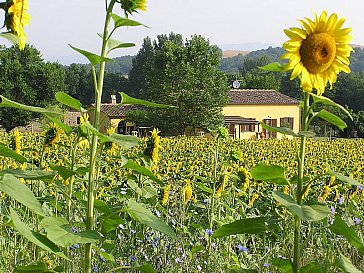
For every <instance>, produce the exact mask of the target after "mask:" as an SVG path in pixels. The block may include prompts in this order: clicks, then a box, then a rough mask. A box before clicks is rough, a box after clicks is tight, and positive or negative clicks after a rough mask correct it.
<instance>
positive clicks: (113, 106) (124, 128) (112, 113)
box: [87, 95, 144, 136]
mask: <svg viewBox="0 0 364 273" xmlns="http://www.w3.org/2000/svg"><path fill="white" fill-rule="evenodd" d="M137 109H141V107H140V106H138V105H131V104H117V103H116V96H115V95H112V96H111V103H102V104H101V109H100V131H101V132H104V133H105V132H106V130H107V129H108V128H109V127H113V128H115V133H118V134H123V135H135V136H138V135H143V133H144V131H143V128H137V127H136V125H135V124H134V123H133V122H129V121H126V113H128V112H129V111H132V110H137ZM87 111H88V113H89V116H90V122H91V123H92V122H93V117H94V111H95V105H91V106H89V107H87Z"/></svg>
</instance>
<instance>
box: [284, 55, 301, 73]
mask: <svg viewBox="0 0 364 273" xmlns="http://www.w3.org/2000/svg"><path fill="white" fill-rule="evenodd" d="M300 61H301V56H300V55H299V54H292V56H291V58H290V59H289V62H288V65H287V70H291V69H293V68H294V67H295V66H296V65H297V64H298V63H299V62H300Z"/></svg>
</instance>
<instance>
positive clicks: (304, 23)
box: [298, 20, 313, 34]
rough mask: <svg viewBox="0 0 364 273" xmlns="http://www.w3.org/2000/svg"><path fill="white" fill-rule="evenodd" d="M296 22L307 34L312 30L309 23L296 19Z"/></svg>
mask: <svg viewBox="0 0 364 273" xmlns="http://www.w3.org/2000/svg"><path fill="white" fill-rule="evenodd" d="M298 22H299V23H300V24H301V25H302V26H303V27H304V28H305V30H306V32H307V34H311V33H312V32H313V28H312V26H311V25H310V23H308V22H305V21H304V20H298Z"/></svg>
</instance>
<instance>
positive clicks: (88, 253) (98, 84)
mask: <svg viewBox="0 0 364 273" xmlns="http://www.w3.org/2000/svg"><path fill="white" fill-rule="evenodd" d="M114 4H115V0H112V1H111V2H110V5H109V6H108V7H107V9H106V18H105V25H104V32H103V36H102V37H103V39H102V49H101V57H106V55H107V38H108V34H109V30H108V29H109V23H110V19H111V13H112V10H113V7H114ZM92 72H93V78H94V85H95V98H96V101H95V113H94V124H93V126H94V127H95V128H96V129H99V128H100V109H101V96H102V88H103V82H104V73H105V62H101V63H100V70H99V77H98V78H97V76H96V71H95V67H94V66H93V67H92ZM97 148H98V137H97V136H96V135H93V136H92V142H91V153H90V166H89V179H88V190H87V202H88V203H87V218H86V229H87V230H93V229H94V223H95V219H94V218H95V216H94V202H95V194H96V193H95V189H96V185H95V183H96V179H95V175H96V156H97ZM91 261H92V245H91V243H88V244H86V247H85V270H84V271H85V273H91V270H92V265H91Z"/></svg>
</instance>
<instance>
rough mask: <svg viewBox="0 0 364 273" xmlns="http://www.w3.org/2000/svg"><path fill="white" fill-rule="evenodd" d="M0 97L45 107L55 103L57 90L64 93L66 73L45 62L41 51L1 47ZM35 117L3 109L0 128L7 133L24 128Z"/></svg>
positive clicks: (26, 113) (18, 111) (27, 113)
mask: <svg viewBox="0 0 364 273" xmlns="http://www.w3.org/2000/svg"><path fill="white" fill-rule="evenodd" d="M0 75H1V78H0V94H1V95H3V96H4V97H6V98H8V99H11V100H14V101H16V102H19V103H23V104H27V105H36V106H42V107H45V106H47V105H48V104H50V103H52V102H54V101H55V100H54V95H55V93H56V92H57V91H64V90H65V84H64V79H65V73H64V70H63V69H62V67H61V65H59V64H57V63H45V62H43V59H42V58H41V54H40V52H39V51H38V50H37V49H35V48H34V47H30V46H26V47H25V48H24V50H22V51H20V50H19V49H18V47H14V46H13V47H10V48H6V47H4V46H0ZM35 117H37V115H36V114H34V113H31V112H28V111H23V110H18V109H13V108H0V125H1V126H2V127H3V128H4V129H5V130H7V131H10V130H11V129H13V128H14V127H17V126H24V125H27V124H28V123H29V121H30V120H31V119H32V118H35Z"/></svg>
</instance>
